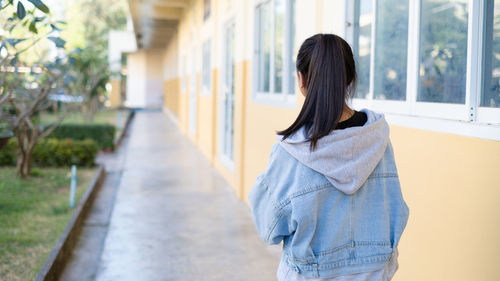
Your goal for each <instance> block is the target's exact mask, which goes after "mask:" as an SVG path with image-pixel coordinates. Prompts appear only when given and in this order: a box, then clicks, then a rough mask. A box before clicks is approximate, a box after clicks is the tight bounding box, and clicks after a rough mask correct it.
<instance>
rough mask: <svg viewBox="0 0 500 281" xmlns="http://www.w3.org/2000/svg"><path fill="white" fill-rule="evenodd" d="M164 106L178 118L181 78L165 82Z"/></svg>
mask: <svg viewBox="0 0 500 281" xmlns="http://www.w3.org/2000/svg"><path fill="white" fill-rule="evenodd" d="M163 90H164V98H163V103H164V104H163V105H164V106H166V107H167V108H168V109H169V110H170V111H171V112H172V113H173V114H174V115H176V117H177V118H179V113H180V100H179V99H180V94H181V93H180V80H179V78H174V79H170V80H168V81H165V83H164V86H163Z"/></svg>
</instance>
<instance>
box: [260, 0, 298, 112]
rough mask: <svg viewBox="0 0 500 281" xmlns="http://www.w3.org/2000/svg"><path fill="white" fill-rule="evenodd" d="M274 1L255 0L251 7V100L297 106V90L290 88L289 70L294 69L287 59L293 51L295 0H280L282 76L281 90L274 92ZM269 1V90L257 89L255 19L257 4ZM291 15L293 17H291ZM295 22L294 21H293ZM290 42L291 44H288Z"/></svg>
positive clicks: (291, 106) (266, 103)
mask: <svg viewBox="0 0 500 281" xmlns="http://www.w3.org/2000/svg"><path fill="white" fill-rule="evenodd" d="M276 1H280V0H256V1H255V5H254V8H253V11H254V47H253V48H254V55H253V62H254V67H253V75H252V76H253V79H252V80H253V91H252V102H253V103H257V104H265V105H271V106H277V107H285V108H296V106H297V90H296V87H295V86H294V87H293V89H290V72H291V71H292V69H294V67H295V66H294V65H293V64H292V63H291V61H290V60H289V59H288V58H289V57H290V56H291V55H292V54H293V53H294V51H295V47H294V42H291V36H292V34H291V29H292V27H291V23H292V22H296V21H295V15H292V1H295V0H281V1H285V17H284V21H285V24H284V28H285V30H284V33H283V50H282V51H283V76H282V84H283V85H282V92H280V93H275V92H274V53H275V46H274V37H275V36H274V32H275V28H274V26H275V7H276ZM268 2H269V3H270V6H271V26H272V28H271V29H270V30H271V54H270V62H269V63H270V69H269V76H270V77H269V79H270V80H269V92H261V91H258V88H259V87H258V85H259V73H258V71H259V69H260V65H259V62H260V60H259V56H260V55H261V53H260V49H259V47H260V38H261V36H260V34H259V30H260V28H259V26H260V20H259V19H257V13H256V11H257V9H258V8H259V6H261V5H263V4H266V3H268ZM292 17H293V18H292ZM295 24H296V23H295ZM295 29H296V28H295ZM290 43H291V44H290Z"/></svg>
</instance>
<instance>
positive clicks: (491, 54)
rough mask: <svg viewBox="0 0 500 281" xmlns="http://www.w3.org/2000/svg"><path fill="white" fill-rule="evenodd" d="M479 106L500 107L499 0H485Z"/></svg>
mask: <svg viewBox="0 0 500 281" xmlns="http://www.w3.org/2000/svg"><path fill="white" fill-rule="evenodd" d="M485 6H486V7H485V9H484V10H485V20H484V35H483V36H484V37H483V38H484V43H483V44H484V45H483V46H484V59H483V73H484V76H483V83H482V88H483V96H482V97H481V106H484V107H497V108H498V107H500V0H495V1H492V0H489V1H486V5H485Z"/></svg>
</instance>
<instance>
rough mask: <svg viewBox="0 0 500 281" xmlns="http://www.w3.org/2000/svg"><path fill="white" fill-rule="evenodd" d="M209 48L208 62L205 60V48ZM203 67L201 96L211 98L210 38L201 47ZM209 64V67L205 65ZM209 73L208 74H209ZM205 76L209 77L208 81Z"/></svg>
mask: <svg viewBox="0 0 500 281" xmlns="http://www.w3.org/2000/svg"><path fill="white" fill-rule="evenodd" d="M207 46H208V61H206V60H205V55H206V54H205V51H206V50H205V48H206V47H207ZM201 49H202V54H201V58H202V59H201V60H202V66H201V95H202V96H210V95H211V93H212V40H211V39H210V38H208V39H206V40H205V41H203V45H202V47H201ZM205 63H207V65H206V64H205ZM207 72H208V73H207ZM205 75H208V81H205V78H206V77H205Z"/></svg>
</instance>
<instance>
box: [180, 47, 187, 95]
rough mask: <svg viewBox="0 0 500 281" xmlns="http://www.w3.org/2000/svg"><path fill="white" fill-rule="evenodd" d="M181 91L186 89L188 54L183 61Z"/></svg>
mask: <svg viewBox="0 0 500 281" xmlns="http://www.w3.org/2000/svg"><path fill="white" fill-rule="evenodd" d="M181 91H182V92H184V91H186V56H183V57H182V61H181Z"/></svg>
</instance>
